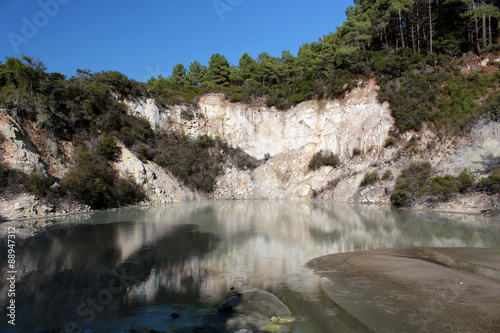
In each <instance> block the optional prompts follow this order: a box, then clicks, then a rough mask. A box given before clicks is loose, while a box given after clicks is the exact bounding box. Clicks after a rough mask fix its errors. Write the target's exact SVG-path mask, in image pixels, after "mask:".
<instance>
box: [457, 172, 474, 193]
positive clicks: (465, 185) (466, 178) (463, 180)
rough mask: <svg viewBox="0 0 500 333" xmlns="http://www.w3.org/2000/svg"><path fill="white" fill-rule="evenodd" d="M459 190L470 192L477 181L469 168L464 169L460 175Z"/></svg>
mask: <svg viewBox="0 0 500 333" xmlns="http://www.w3.org/2000/svg"><path fill="white" fill-rule="evenodd" d="M457 181H458V190H459V191H460V193H466V192H469V191H470V190H471V189H472V188H473V187H474V184H475V183H476V178H475V177H474V175H473V174H472V173H471V172H470V171H469V170H463V171H462V172H460V174H459V175H458V180H457Z"/></svg>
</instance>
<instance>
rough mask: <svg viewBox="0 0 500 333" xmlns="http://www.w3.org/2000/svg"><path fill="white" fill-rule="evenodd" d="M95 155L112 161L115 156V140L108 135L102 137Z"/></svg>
mask: <svg viewBox="0 0 500 333" xmlns="http://www.w3.org/2000/svg"><path fill="white" fill-rule="evenodd" d="M97 153H98V154H99V155H101V156H102V157H104V158H105V159H106V160H108V161H114V160H115V159H116V156H117V148H116V143H115V139H113V137H112V136H110V135H103V137H102V139H101V141H100V142H99V144H98V145H97Z"/></svg>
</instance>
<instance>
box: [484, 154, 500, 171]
mask: <svg viewBox="0 0 500 333" xmlns="http://www.w3.org/2000/svg"><path fill="white" fill-rule="evenodd" d="M481 164H482V165H483V167H484V171H485V172H486V173H491V172H493V170H495V169H496V168H498V167H500V157H495V156H493V154H489V155H488V156H486V157H484V158H483V161H482V162H481Z"/></svg>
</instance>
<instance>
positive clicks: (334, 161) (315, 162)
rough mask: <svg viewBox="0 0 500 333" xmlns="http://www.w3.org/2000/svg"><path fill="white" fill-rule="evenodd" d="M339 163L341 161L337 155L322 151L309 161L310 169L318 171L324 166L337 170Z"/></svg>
mask: <svg viewBox="0 0 500 333" xmlns="http://www.w3.org/2000/svg"><path fill="white" fill-rule="evenodd" d="M339 163H340V159H339V157H338V156H337V155H336V154H334V153H332V152H324V151H322V150H320V151H318V152H316V153H315V154H314V155H313V157H312V158H311V160H310V161H309V169H311V170H317V169H319V168H320V167H322V166H332V167H334V168H336V167H337V166H338V165H339Z"/></svg>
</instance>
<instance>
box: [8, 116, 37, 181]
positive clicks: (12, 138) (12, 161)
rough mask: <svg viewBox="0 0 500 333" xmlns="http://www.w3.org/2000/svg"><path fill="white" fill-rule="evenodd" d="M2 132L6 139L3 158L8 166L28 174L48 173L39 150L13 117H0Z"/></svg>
mask: <svg viewBox="0 0 500 333" xmlns="http://www.w3.org/2000/svg"><path fill="white" fill-rule="evenodd" d="M0 132H1V133H2V134H3V136H4V137H5V140H4V142H2V150H3V152H2V156H3V161H4V162H5V163H6V164H8V165H9V166H10V167H12V168H14V169H17V170H21V171H24V172H26V173H30V172H31V171H33V170H36V169H37V170H39V171H41V172H43V173H45V172H46V170H45V166H44V164H43V163H42V159H41V156H40V153H39V151H38V149H37V148H36V147H35V145H34V144H33V143H32V142H31V140H30V139H29V136H28V134H27V133H26V132H25V131H24V129H23V128H22V127H21V126H20V125H19V124H18V123H17V122H16V121H15V120H14V119H12V117H10V116H7V115H0Z"/></svg>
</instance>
